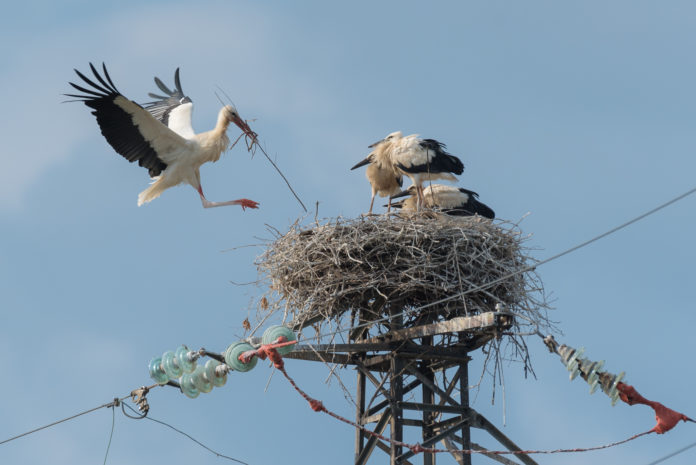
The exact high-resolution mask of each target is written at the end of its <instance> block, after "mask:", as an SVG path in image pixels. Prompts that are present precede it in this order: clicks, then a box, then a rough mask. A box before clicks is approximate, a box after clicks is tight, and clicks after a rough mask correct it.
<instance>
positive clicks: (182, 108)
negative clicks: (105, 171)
mask: <svg viewBox="0 0 696 465" xmlns="http://www.w3.org/2000/svg"><path fill="white" fill-rule="evenodd" d="M90 68H91V70H92V73H93V74H94V78H95V79H96V80H97V81H98V83H97V82H94V81H93V80H91V79H89V78H87V77H86V76H85V75H84V74H82V73H81V72H79V71H77V70H75V72H76V73H77V75H78V76H79V77H80V78H81V79H82V80H83V81H84V82H85V83H87V84H88V85H89V86H91V88H85V87H82V86H79V85H77V84H74V83H72V82H71V83H70V85H71V86H73V87H74V88H75V89H77V90H78V91H80V92H82V94H66V95H68V96H70V97H76V98H77V99H79V101H82V102H83V103H84V104H85V105H87V106H88V107H90V108H92V109H93V110H94V111H92V114H93V115H95V116H96V118H97V123H98V124H99V127H100V129H101V132H102V135H104V137H105V138H106V140H107V142H108V143H109V144H110V145H111V146H112V147H113V148H114V150H115V151H116V152H117V153H119V154H120V155H122V156H123V157H125V158H126V159H127V160H128V161H130V162H135V161H137V162H138V164H139V165H140V166H142V167H145V168H147V169H148V171H149V173H150V176H151V177H152V179H153V182H152V184H151V185H150V186H149V187H148V188H147V189H145V190H144V191H143V192H141V193H140V195H138V206H140V205H142V204H144V203H147V202H150V201H152V200H153V199H156V198H157V197H159V196H160V195H161V194H162V192H164V191H165V190H166V189H168V188H170V187H173V186H176V185H178V184H182V183H186V184H190V185H191V186H193V188H194V189H196V191H198V194H199V196H200V199H201V203H202V204H203V207H204V208H210V207H221V206H225V205H240V206H241V207H242V208H243V209H245V208H247V207H248V208H258V203H257V202H254V201H253V200H249V199H238V200H231V201H227V202H211V201H209V200H207V199H206V198H205V195H204V194H203V188H202V186H201V177H200V170H199V168H200V166H201V165H202V164H203V163H207V162H215V161H217V160H219V159H220V155H221V154H222V152H223V151H225V150H226V149H227V147H228V146H229V142H230V141H229V138H228V137H227V128H228V126H229V124H230V123H234V124H235V125H237V126H238V127H239V128H240V129H241V130H242V131H243V132H244V133H245V134H246V135H247V136H249V137H251V138H252V139H254V140H255V138H256V134H255V133H254V132H253V131H252V130H251V128H249V125H248V124H247V123H246V122H245V121H243V120H242V119H241V118H240V116H239V114H238V113H237V110H236V109H235V108H234V107H233V106H231V105H227V106H224V107H223V108H222V109H220V112H219V113H218V118H217V124H216V125H215V128H213V129H212V130H211V131H207V132H203V133H200V134H196V133H195V132H194V130H193V127H192V125H191V113H192V111H193V103H192V102H191V99H190V98H188V97H186V96H184V94H183V91H182V90H181V83H180V81H179V70H178V69H177V70H176V73H175V75H174V80H175V84H176V87H175V90H174V91H172V90H170V89H169V88H167V86H165V85H164V84H163V83H162V81H160V80H159V79H158V78H155V83H156V84H157V86H158V87H159V88H160V89H161V90H162V91H163V92H164V93H166V94H167V96H160V95H156V94H150V96H151V97H153V98H156V99H158V100H156V101H154V102H151V103H149V104H146V105H145V108H143V107H142V106H141V105H139V104H137V103H136V102H134V101H132V100H129V99H127V98H126V97H124V96H123V95H122V94H121V93H120V92H119V91H118V90H117V89H116V86H115V85H114V83H113V82H112V80H111V77H110V76H109V73H108V72H107V70H106V66H104V65H102V68H103V74H104V75H103V76H101V75H100V74H99V73H98V72H97V70H96V69H95V67H94V66H93V65H92V64H91V63H90Z"/></svg>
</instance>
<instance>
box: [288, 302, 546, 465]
mask: <svg viewBox="0 0 696 465" xmlns="http://www.w3.org/2000/svg"><path fill="white" fill-rule="evenodd" d="M359 321H360V323H361V324H360V325H359V329H358V330H353V332H352V333H351V335H350V340H351V341H352V342H351V343H349V344H321V345H312V346H310V345H297V346H296V347H295V349H294V350H293V351H292V352H291V353H289V354H287V355H285V357H287V358H294V359H300V360H310V361H320V362H325V363H337V364H340V365H352V366H355V368H356V370H357V396H356V404H357V409H356V422H357V423H359V424H361V425H364V426H366V427H369V426H368V425H371V424H374V427H372V431H374V432H375V433H378V434H383V433H384V431H385V430H386V428H387V425H389V430H390V431H389V437H390V439H392V440H393V441H398V442H403V439H404V427H414V428H420V429H421V439H420V441H419V442H420V444H421V445H422V446H423V447H434V446H435V444H436V443H438V442H440V443H442V444H443V445H444V447H445V448H446V449H448V450H450V451H451V452H450V453H451V455H452V456H453V457H454V458H455V460H456V461H457V463H459V464H471V463H472V462H471V460H472V455H471V454H462V453H458V452H456V450H458V449H477V450H481V451H484V452H483V453H482V454H480V455H484V456H486V457H488V458H490V459H491V460H493V461H496V462H499V463H504V464H518V463H519V462H522V463H524V464H536V462H535V461H534V460H532V459H531V458H530V457H529V456H528V455H525V454H516V455H514V456H513V457H514V460H513V459H510V458H507V457H504V456H501V455H498V454H492V453H491V454H486V453H485V449H484V448H483V447H481V446H479V445H478V444H475V443H472V442H471V428H472V427H473V428H478V429H482V430H484V431H486V432H487V433H488V434H490V435H491V436H492V437H493V438H495V439H496V440H497V441H498V442H499V443H500V444H501V445H502V446H503V447H505V448H506V449H508V450H510V451H519V450H521V449H520V448H519V447H518V446H517V445H515V443H513V442H512V441H511V440H510V439H508V438H507V436H505V435H504V434H503V433H502V432H501V431H500V430H498V429H497V428H496V427H495V426H494V425H493V424H492V423H491V422H490V421H488V420H487V419H486V418H485V417H483V416H482V415H481V414H480V413H478V412H476V411H475V410H474V409H472V408H471V407H469V373H468V362H469V360H471V358H470V357H469V355H468V354H469V353H470V352H473V351H475V350H477V349H479V348H481V347H482V346H483V345H484V344H486V343H487V342H488V341H490V340H491V339H493V338H495V337H498V336H500V335H501V334H502V333H503V332H504V331H506V330H508V329H509V328H510V327H511V326H512V325H513V319H512V317H511V316H510V315H509V314H504V313H500V312H486V313H481V314H477V315H472V316H460V317H455V318H452V319H450V320H444V321H438V322H433V323H428V324H422V325H419V326H413V327H408V328H403V327H401V324H402V316H400V315H398V314H395V315H394V316H393V318H392V319H391V321H390V322H384V323H381V324H380V325H382V326H383V328H384V329H386V330H387V332H386V333H384V334H379V335H376V336H370V330H371V329H374V328H375V327H376V326H377V325H378V323H374V324H373V325H368V324H366V320H364V319H363V318H362V315H360V318H359ZM303 326H307V324H306V323H305V324H304V325H297V326H296V327H294V328H293V329H295V330H301V329H302V327H303ZM442 335H457V338H456V342H454V343H452V344H449V345H447V346H443V345H440V344H434V343H433V341H434V339H435V338H438V337H439V336H442ZM450 339H451V338H450ZM417 340H420V341H419V342H420V343H419V342H417ZM447 374H449V375H450V376H449V377H447V376H446V375H447ZM368 381H369V386H371V387H370V389H368ZM418 388H420V391H421V399H422V401H421V402H406V401H404V395H406V394H409V395H410V396H411V397H414V396H416V395H417V390H418ZM455 389H458V390H459V400H456V399H455V398H454V397H452V394H453V392H454V391H455ZM375 448H378V449H381V450H382V451H384V452H386V453H387V454H388V455H389V456H390V459H391V462H390V463H391V464H411V463H414V462H413V461H412V460H413V459H414V456H415V455H416V454H415V453H414V452H413V451H411V450H409V449H406V450H404V447H402V446H399V445H396V444H394V443H387V442H384V441H382V440H380V439H378V438H376V437H375V436H372V435H370V434H367V433H366V432H364V431H362V430H360V429H356V433H355V462H354V463H355V464H356V465H363V464H366V463H367V462H368V460H369V459H370V457H371V455H372V452H373V451H374V450H375ZM421 455H422V457H423V462H422V463H423V464H424V465H433V464H434V463H435V454H432V453H427V452H425V453H422V454H421ZM477 455H479V454H477ZM516 460H518V461H519V462H518V461H516Z"/></svg>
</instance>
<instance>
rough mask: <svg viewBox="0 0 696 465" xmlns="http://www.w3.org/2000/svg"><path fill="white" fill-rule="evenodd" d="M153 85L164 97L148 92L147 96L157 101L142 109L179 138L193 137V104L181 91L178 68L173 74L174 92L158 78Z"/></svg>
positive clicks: (146, 104) (147, 104)
mask: <svg viewBox="0 0 696 465" xmlns="http://www.w3.org/2000/svg"><path fill="white" fill-rule="evenodd" d="M155 84H157V87H159V89H160V90H161V91H162V92H164V93H165V94H166V95H158V94H155V93H152V92H150V93H149V94H147V95H148V96H150V97H152V98H154V99H157V100H155V101H153V102H148V103H145V104H144V105H143V106H144V108H145V109H146V110H147V111H149V112H150V114H151V115H152V116H154V117H155V118H157V119H158V120H159V121H161V122H162V124H164V125H165V126H167V127H168V128H169V129H171V130H172V131H174V132H176V133H177V134H179V135H180V136H182V137H186V138H190V137H193V135H194V132H193V127H192V126H191V113H192V111H193V102H192V101H191V99H190V98H189V97H187V96H186V95H184V91H183V90H182V89H181V80H180V79H179V68H177V69H176V71H175V72H174V90H170V89H169V87H167V86H166V85H165V84H164V83H163V82H162V81H161V80H160V78H158V77H155Z"/></svg>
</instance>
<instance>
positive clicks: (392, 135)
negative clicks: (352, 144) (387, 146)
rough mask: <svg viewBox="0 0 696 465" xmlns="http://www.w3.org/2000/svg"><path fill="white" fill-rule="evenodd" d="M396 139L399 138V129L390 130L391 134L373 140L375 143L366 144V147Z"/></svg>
mask: <svg viewBox="0 0 696 465" xmlns="http://www.w3.org/2000/svg"><path fill="white" fill-rule="evenodd" d="M396 139H401V131H394V132H392V133H391V134H389V135H388V136H387V137H385V138H384V139H382V140H378V141H377V142H375V143H374V144H372V145H368V147H367V148H369V149H371V148H372V147H375V146H377V145H379V144H381V143H388V142H392V141H394V140H396Z"/></svg>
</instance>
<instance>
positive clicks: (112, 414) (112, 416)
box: [104, 399, 119, 465]
mask: <svg viewBox="0 0 696 465" xmlns="http://www.w3.org/2000/svg"><path fill="white" fill-rule="evenodd" d="M118 404H119V401H118V399H114V405H113V406H112V407H111V434H109V444H107V446H106V454H104V465H106V458H107V457H108V456H109V449H111V439H112V438H113V437H114V425H115V424H116V405H118Z"/></svg>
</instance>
